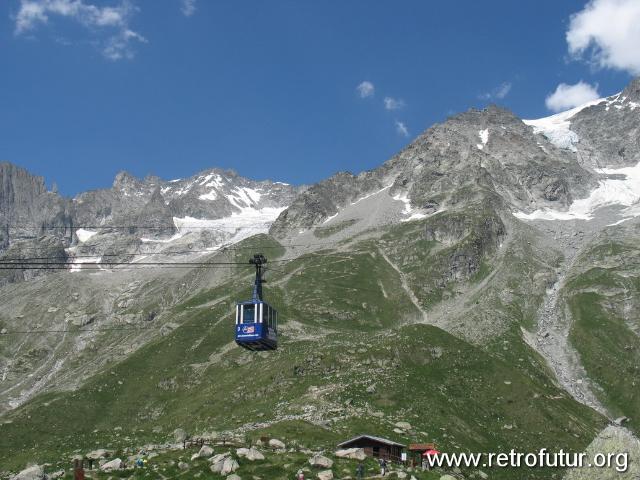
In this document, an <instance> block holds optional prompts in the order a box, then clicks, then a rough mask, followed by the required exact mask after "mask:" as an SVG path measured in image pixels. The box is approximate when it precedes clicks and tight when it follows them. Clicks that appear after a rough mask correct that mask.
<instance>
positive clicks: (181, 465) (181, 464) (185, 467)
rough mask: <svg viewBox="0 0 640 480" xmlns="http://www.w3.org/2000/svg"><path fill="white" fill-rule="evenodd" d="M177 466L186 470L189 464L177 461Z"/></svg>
mask: <svg viewBox="0 0 640 480" xmlns="http://www.w3.org/2000/svg"><path fill="white" fill-rule="evenodd" d="M178 468H179V469H180V470H187V469H188V468H189V464H188V463H186V462H178Z"/></svg>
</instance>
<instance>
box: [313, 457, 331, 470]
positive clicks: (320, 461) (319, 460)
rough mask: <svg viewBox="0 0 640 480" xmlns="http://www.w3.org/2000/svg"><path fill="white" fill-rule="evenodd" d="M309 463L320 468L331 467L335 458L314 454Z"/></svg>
mask: <svg viewBox="0 0 640 480" xmlns="http://www.w3.org/2000/svg"><path fill="white" fill-rule="evenodd" d="M309 465H311V466H312V467H319V468H331V467H333V460H331V459H330V458H327V457H324V456H322V455H314V456H313V457H311V458H310V459H309Z"/></svg>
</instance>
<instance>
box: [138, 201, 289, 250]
mask: <svg viewBox="0 0 640 480" xmlns="http://www.w3.org/2000/svg"><path fill="white" fill-rule="evenodd" d="M238 208H239V210H240V211H239V212H237V213H234V214H232V215H230V216H228V217H224V218H217V219H214V220H209V219H203V218H194V217H188V216H187V217H173V224H174V225H175V227H176V230H177V233H176V234H175V235H173V236H172V237H170V238H165V239H155V238H141V239H140V240H141V241H142V242H144V243H172V242H174V241H176V240H179V239H181V238H183V237H185V236H186V235H189V234H192V233H198V234H199V233H200V232H204V231H213V232H219V233H221V234H222V236H223V238H224V244H226V245H229V244H232V243H236V242H239V241H241V240H244V239H245V238H249V237H251V236H253V235H258V234H261V233H268V232H269V227H271V224H272V223H273V222H274V221H275V219H276V218H278V215H280V213H281V212H282V211H283V210H285V209H286V208H287V207H280V208H274V207H265V208H260V209H257V208H253V207H238ZM216 248H219V246H216ZM214 250H215V248H214Z"/></svg>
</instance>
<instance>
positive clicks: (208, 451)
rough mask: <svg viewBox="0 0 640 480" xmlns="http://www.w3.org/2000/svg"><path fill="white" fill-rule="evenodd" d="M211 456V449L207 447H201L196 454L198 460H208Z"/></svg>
mask: <svg viewBox="0 0 640 480" xmlns="http://www.w3.org/2000/svg"><path fill="white" fill-rule="evenodd" d="M211 455H213V448H211V447H210V446H209V445H202V448H201V449H200V451H199V452H198V456H199V457H200V458H209V457H210V456H211Z"/></svg>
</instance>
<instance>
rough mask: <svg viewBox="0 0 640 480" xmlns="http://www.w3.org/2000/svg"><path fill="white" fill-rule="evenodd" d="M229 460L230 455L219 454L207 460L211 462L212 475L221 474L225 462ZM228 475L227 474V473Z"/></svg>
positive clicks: (228, 453)
mask: <svg viewBox="0 0 640 480" xmlns="http://www.w3.org/2000/svg"><path fill="white" fill-rule="evenodd" d="M228 459H231V453H230V452H227V453H219V454H218V455H214V456H213V457H211V458H210V459H209V461H210V462H211V471H212V472H213V473H222V470H223V469H224V466H225V461H226V460H228ZM227 473H228V472H227Z"/></svg>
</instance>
